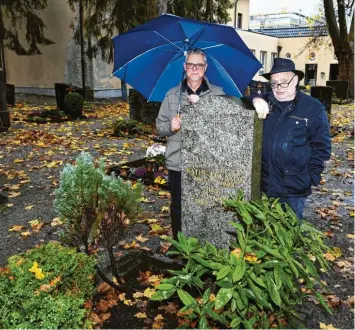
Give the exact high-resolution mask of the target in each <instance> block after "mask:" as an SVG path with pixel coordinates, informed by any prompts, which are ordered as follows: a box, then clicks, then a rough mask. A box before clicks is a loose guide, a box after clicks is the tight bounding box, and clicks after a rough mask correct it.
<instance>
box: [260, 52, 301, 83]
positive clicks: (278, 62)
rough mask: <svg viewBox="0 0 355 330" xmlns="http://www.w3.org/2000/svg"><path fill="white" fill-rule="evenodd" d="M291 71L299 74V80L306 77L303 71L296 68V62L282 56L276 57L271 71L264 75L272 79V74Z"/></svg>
mask: <svg viewBox="0 0 355 330" xmlns="http://www.w3.org/2000/svg"><path fill="white" fill-rule="evenodd" d="M289 71H291V72H294V73H295V74H296V75H297V76H298V81H300V80H302V79H303V77H304V73H303V72H302V71H300V70H296V68H295V63H294V62H293V61H292V60H289V59H288V58H281V57H276V58H275V60H274V65H273V66H272V69H271V71H270V72H268V73H264V74H263V75H262V76H263V77H265V78H266V79H267V80H270V76H271V75H272V74H274V73H279V72H289Z"/></svg>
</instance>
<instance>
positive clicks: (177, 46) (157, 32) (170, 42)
mask: <svg viewBox="0 0 355 330" xmlns="http://www.w3.org/2000/svg"><path fill="white" fill-rule="evenodd" d="M154 33H156V34H157V35H158V36H160V37H162V38H163V39H165V40H166V41H167V42H169V43H171V44H172V45H174V46H175V47H176V48H178V49H180V50H181V51H182V52H184V51H183V49H182V48H180V47H179V46H177V45H176V44H175V43H173V42H172V41H170V40H169V39H168V38H165V37H164V36H163V35H162V34H160V33H158V32H157V31H154ZM180 42H181V41H180Z"/></svg>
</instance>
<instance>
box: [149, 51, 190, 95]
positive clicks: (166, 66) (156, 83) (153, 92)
mask: <svg viewBox="0 0 355 330" xmlns="http://www.w3.org/2000/svg"><path fill="white" fill-rule="evenodd" d="M182 56H183V55H182V54H181V55H180V56H178V57H176V58H174V59H172V60H170V61H169V63H168V64H167V65H166V67H167V66H168V65H169V64H170V63H172V62H174V61H176V60H178V59H179V58H180V57H182ZM160 78H161V75H160V77H159V79H158V80H157V81H156V83H155V85H154V88H153V89H152V91H151V93H150V94H149V97H148V101H149V100H150V97H151V96H152V95H153V93H154V91H155V89H156V87H157V85H158V81H159V80H160Z"/></svg>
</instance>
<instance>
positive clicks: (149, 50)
mask: <svg viewBox="0 0 355 330" xmlns="http://www.w3.org/2000/svg"><path fill="white" fill-rule="evenodd" d="M166 45H167V44H164V45H160V46H157V47H155V48H151V49H148V50H146V51H145V52H144V53H142V54H139V55H137V56H136V57H134V58H132V59H131V60H129V61H128V62H127V63H125V64H124V65H122V66H121V67H120V68H118V69H117V70H116V71H115V72H112V74H111V76H113V75H114V74H115V73H116V72H117V71H120V70H121V69H122V68H123V67H124V66H126V65H128V64H129V63H131V62H132V61H134V60H136V59H137V58H139V57H141V56H143V55H145V54H147V53H149V52H151V51H153V50H157V49H158V48H160V47H164V46H166ZM178 48H179V47H178ZM162 51H168V50H162ZM169 51H171V52H174V51H173V50H169ZM175 53H178V51H176V52H175Z"/></svg>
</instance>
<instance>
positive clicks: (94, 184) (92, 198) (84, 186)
mask: <svg viewBox="0 0 355 330" xmlns="http://www.w3.org/2000/svg"><path fill="white" fill-rule="evenodd" d="M141 192H142V185H141V184H140V183H136V184H135V185H132V184H131V182H130V181H127V182H124V181H123V180H122V179H121V178H117V177H115V176H114V175H113V174H112V175H110V176H109V175H106V174H105V168H104V163H103V160H101V161H100V163H99V165H98V167H96V166H95V164H94V162H93V158H92V157H91V155H90V154H88V153H85V152H83V153H81V154H80V155H79V156H78V157H77V159H76V164H75V165H71V164H67V165H66V166H65V167H64V168H63V170H62V171H61V173H60V183H59V188H58V189H57V190H56V192H55V200H54V209H55V211H56V213H57V214H58V216H59V217H61V218H62V219H64V221H65V230H64V233H63V239H64V241H65V242H67V243H69V244H71V245H74V246H76V247H77V248H78V249H80V247H81V245H83V246H84V247H85V251H86V253H89V245H90V244H91V243H92V242H94V241H95V239H96V238H97V237H98V234H99V232H100V233H101V234H102V236H103V238H104V239H105V242H106V246H107V250H108V253H109V257H110V260H111V264H112V267H113V271H114V272H115V269H116V266H115V259H114V253H113V248H114V246H115V245H116V244H117V243H118V241H119V239H120V238H121V237H122V234H123V232H124V229H125V227H126V225H127V224H128V223H129V221H133V220H135V218H136V216H137V215H138V212H139V204H140V197H141ZM115 275H116V276H117V272H115Z"/></svg>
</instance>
